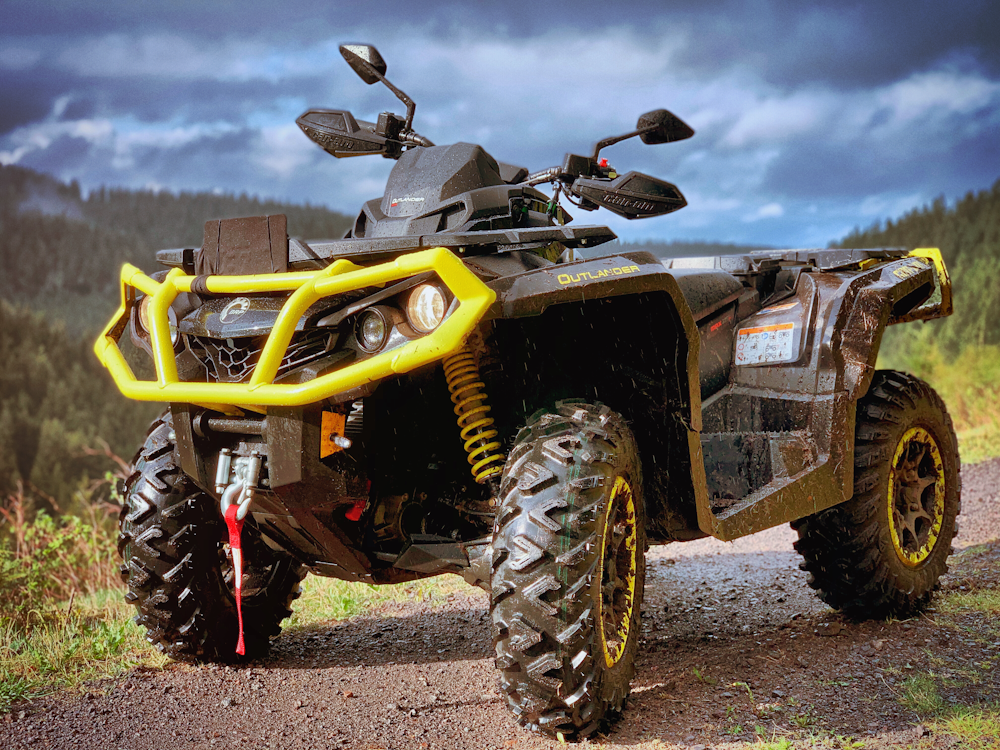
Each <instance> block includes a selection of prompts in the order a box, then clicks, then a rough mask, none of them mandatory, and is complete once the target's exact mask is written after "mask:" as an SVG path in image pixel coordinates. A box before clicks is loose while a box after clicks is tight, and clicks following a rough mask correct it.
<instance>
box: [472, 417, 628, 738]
mask: <svg viewBox="0 0 1000 750" xmlns="http://www.w3.org/2000/svg"><path fill="white" fill-rule="evenodd" d="M620 477H623V478H624V479H625V480H626V484H625V485H624V486H625V487H628V488H630V493H629V494H630V496H631V503H629V502H628V500H617V499H615V492H614V491H613V488H617V487H620V486H622V485H620V483H619V481H618V478H620ZM500 497H501V498H502V501H501V506H500V508H499V512H498V514H497V523H496V526H495V529H494V535H493V549H494V552H493V560H492V580H491V589H492V594H491V606H490V612H491V619H492V629H493V643H494V647H495V651H496V666H497V667H498V668H499V669H500V688H501V690H502V692H503V693H504V694H505V695H506V697H507V702H508V705H509V706H510V709H511V710H512V712H513V714H514V716H515V718H516V719H517V721H518V722H519V723H520V724H521V725H523V726H525V727H527V728H529V729H532V730H535V731H538V732H541V733H544V734H548V735H553V736H560V735H561V736H562V738H563V739H567V740H572V739H580V738H582V737H586V736H587V735H589V734H591V733H593V732H594V731H596V730H598V729H600V728H602V727H603V726H606V725H607V723H608V722H610V721H612V720H613V719H615V718H616V717H617V716H618V715H619V714H620V713H621V711H622V709H623V708H624V706H625V703H626V700H627V699H628V695H629V683H630V681H631V679H632V676H633V675H634V673H635V666H634V661H635V652H636V648H637V646H638V643H639V628H640V619H639V618H640V611H641V608H642V587H643V581H644V573H645V567H644V552H645V549H646V538H645V529H644V524H645V513H644V508H643V501H642V475H641V470H640V462H639V453H638V450H637V449H636V444H635V439H634V438H633V436H632V433H631V431H630V430H629V428H628V427H627V425H626V424H625V421H624V419H622V417H621V416H619V415H618V414H616V413H614V412H612V411H611V410H610V409H608V408H607V407H606V406H602V405H600V404H597V405H592V404H586V403H581V402H568V401H564V402H560V403H559V404H557V405H556V409H555V412H554V413H540V414H536V415H534V416H533V417H532V419H530V420H529V422H528V424H527V426H526V427H524V428H523V429H522V430H521V431H520V433H519V434H518V436H517V439H516V442H515V445H514V447H513V450H512V451H511V453H510V456H509V458H508V460H507V464H506V466H505V469H504V473H503V476H502V480H501V489H500ZM632 506H634V516H632V517H630V519H631V522H630V523H624V524H623V522H622V518H623V517H622V516H621V515H620V511H619V510H618V509H619V508H626V507H632ZM629 512H631V511H629ZM609 515H611V516H612V517H613V518H614V520H613V521H612V523H613V524H614V525H613V526H612V528H611V529H610V534H611V537H610V538H612V539H621V538H623V536H622V533H623V532H621V531H620V529H622V528H624V529H626V532H625V533H624V538H626V540H629V539H630V540H631V546H630V545H629V544H628V543H627V541H626V544H625V547H626V548H627V549H632V548H634V549H635V553H634V554H630V553H629V552H628V551H626V552H625V555H626V557H627V558H628V560H634V561H635V566H634V573H630V574H628V575H626V576H624V577H623V578H621V579H619V578H618V577H617V574H616V573H615V574H611V576H610V577H609V575H608V574H606V573H605V567H604V566H603V565H602V563H603V562H604V556H603V554H602V550H603V549H604V544H605V539H606V536H605V535H606V532H607V530H608V524H609ZM629 529H633V530H634V535H633V532H632V531H628V530H629ZM614 544H618V548H619V549H622V547H621V545H620V544H619V543H614ZM609 559H612V558H610V557H609ZM614 559H616V560H618V559H620V556H614ZM630 564H631V563H627V564H626V569H628V565H630ZM605 579H607V580H612V579H613V581H628V580H631V581H632V582H633V586H632V589H631V606H627V605H622V606H621V607H620V608H619V607H618V606H617V605H616V606H615V607H608V606H607V605H604V611H605V612H607V611H612V610H613V611H614V612H617V611H618V610H619V609H621V611H622V614H621V615H620V618H619V619H618V620H617V622H618V623H619V625H620V627H627V630H626V633H627V635H626V636H625V637H623V638H618V639H616V640H613V641H609V642H612V643H613V644H614V646H613V647H612V650H613V651H614V652H615V653H616V655H617V659H616V660H615V662H614V664H613V665H612V666H609V665H608V663H607V659H606V653H607V652H608V648H609V647H608V646H606V645H605V636H604V635H603V633H604V632H606V631H605V630H604V629H602V628H603V626H602V624H601V621H600V619H599V613H600V612H601V611H602V609H601V606H600V605H601V601H602V599H601V597H602V583H605V582H606V581H605ZM619 589H620V591H619ZM605 590H607V588H605ZM612 590H614V591H618V592H619V593H616V594H612V596H619V594H620V597H624V599H622V598H619V599H617V600H616V601H628V598H627V597H628V594H627V593H624V592H626V591H628V586H626V585H622V586H620V587H618V588H615V586H614V584H613V582H612ZM612 617H617V615H612ZM617 632H619V633H620V632H621V630H620V629H619V630H618V631H617ZM608 658H610V657H608Z"/></svg>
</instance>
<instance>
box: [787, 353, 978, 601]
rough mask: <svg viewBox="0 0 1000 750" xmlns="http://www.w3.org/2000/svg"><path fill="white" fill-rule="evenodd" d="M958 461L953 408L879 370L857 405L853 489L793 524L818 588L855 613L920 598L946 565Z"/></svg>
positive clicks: (913, 381)
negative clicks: (840, 499)
mask: <svg viewBox="0 0 1000 750" xmlns="http://www.w3.org/2000/svg"><path fill="white" fill-rule="evenodd" d="M958 470H959V457H958V444H957V441H956V439H955V432H954V430H953V429H952V425H951V418H950V417H949V416H948V412H947V410H946V409H945V406H944V403H942V401H941V399H940V397H939V396H938V395H937V393H935V392H934V389H933V388H931V387H930V386H929V385H927V384H926V383H924V382H923V381H921V380H918V379H917V378H914V377H912V376H910V375H906V374H904V373H901V372H893V371H888V370H884V371H879V372H878V373H876V375H875V378H874V379H873V381H872V384H871V387H870V388H869V389H868V393H867V394H866V395H865V396H864V397H863V398H862V399H861V400H859V401H858V406H857V420H856V426H855V441H854V497H853V498H851V499H850V500H848V501H847V502H845V503H842V504H841V505H837V506H835V507H833V508H830V509H829V510H825V511H822V512H820V513H817V514H816V515H813V516H809V517H807V518H804V519H802V520H800V521H796V522H795V523H793V524H792V526H793V527H794V528H796V529H797V530H798V533H799V539H798V541H797V542H796V543H795V548H796V549H797V550H798V551H799V553H801V555H802V557H803V558H804V560H803V562H802V566H801V567H802V568H803V569H804V570H807V571H808V572H809V573H810V574H811V575H810V580H809V584H810V585H811V586H812V587H813V588H815V589H816V590H817V591H818V592H819V596H820V598H821V599H822V600H823V601H824V602H826V603H827V604H829V605H830V606H831V607H833V608H834V609H839V610H842V611H843V612H845V613H846V614H848V615H851V616H853V617H858V618H868V617H890V616H895V617H905V616H908V615H911V614H913V613H914V612H916V611H918V610H920V609H921V608H923V607H924V606H925V605H926V604H927V603H928V601H930V597H931V594H932V592H933V590H934V589H935V588H936V586H937V582H938V579H939V578H940V577H941V575H943V574H944V573H945V572H946V571H947V570H948V566H947V564H946V561H947V558H948V555H949V553H950V551H951V540H952V537H954V535H955V533H956V524H955V518H956V516H957V515H958V511H959V506H960V495H961V484H960V480H959V473H958Z"/></svg>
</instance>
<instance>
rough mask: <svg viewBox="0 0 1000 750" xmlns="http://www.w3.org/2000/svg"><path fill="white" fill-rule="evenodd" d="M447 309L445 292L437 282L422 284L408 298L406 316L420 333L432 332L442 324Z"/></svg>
mask: <svg viewBox="0 0 1000 750" xmlns="http://www.w3.org/2000/svg"><path fill="white" fill-rule="evenodd" d="M447 310H448V305H447V304H446V303H445V298H444V292H443V291H441V288H440V287H438V286H437V285H435V284H420V285H419V286H417V287H415V288H414V289H413V291H412V292H410V296H409V297H408V298H407V300H406V318H407V320H408V321H409V323H410V325H411V326H413V328H414V330H416V331H419V332H420V333H430V332H431V331H433V330H434V329H435V328H437V327H438V326H439V325H441V321H443V320H444V314H445V312H446V311H447Z"/></svg>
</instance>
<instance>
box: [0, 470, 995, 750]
mask: <svg viewBox="0 0 1000 750" xmlns="http://www.w3.org/2000/svg"><path fill="white" fill-rule="evenodd" d="M962 476H963V483H964V491H963V513H962V516H961V518H960V533H959V537H958V539H957V543H956V547H958V548H962V547H966V546H969V545H972V544H979V543H981V542H986V541H989V540H993V539H997V538H998V537H1000V459H996V460H993V461H991V462H987V463H983V464H978V465H975V466H970V467H965V468H964V469H963V472H962ZM793 538H794V534H793V532H792V531H791V530H790V529H788V528H787V527H784V528H780V529H775V530H772V531H770V532H767V533H765V534H759V535H756V536H755V537H751V538H749V539H744V540H740V541H738V542H736V543H732V544H724V543H721V542H717V541H715V540H701V541H698V542H691V543H688V544H683V545H682V544H678V545H672V546H670V547H659V548H654V549H653V550H652V551H651V553H650V555H649V557H648V578H647V585H646V602H645V606H644V613H645V617H644V626H643V627H644V631H643V635H644V641H645V644H644V646H643V648H642V653H641V656H640V659H639V662H638V671H637V676H636V679H635V681H634V682H633V697H632V699H631V701H630V703H629V707H628V709H627V711H626V714H625V717H624V719H623V720H622V721H621V722H619V723H618V724H617V725H616V727H615V728H614V729H613V730H612V732H611V734H610V736H608V737H599V738H595V739H594V743H597V742H600V743H605V744H607V745H609V746H612V747H630V746H636V745H645V746H648V747H657V748H662V747H673V746H680V747H698V746H702V747H715V748H723V747H729V746H733V747H738V746H744V747H745V746H746V745H745V744H743V743H744V742H746V741H749V740H753V739H754V737H755V735H754V727H760V728H761V731H762V732H763V736H765V737H767V738H771V737H776V736H789V737H792V738H795V737H799V738H804V737H807V736H813V737H816V736H820V737H827V738H836V737H837V736H843V737H855V738H858V739H863V740H866V741H867V742H868V745H867V746H869V747H882V746H887V745H895V746H903V747H909V746H913V745H915V744H917V740H918V737H920V736H922V735H923V734H924V731H925V730H923V728H922V727H920V726H919V724H920V719H921V718H922V717H919V716H918V715H917V714H915V713H913V712H912V711H909V710H906V709H904V708H903V706H902V705H901V703H900V702H899V697H900V694H901V690H902V684H903V683H904V681H905V680H906V678H907V676H908V675H910V674H913V673H914V670H919V669H920V668H921V667H926V666H927V664H928V663H929V662H928V660H929V659H932V658H933V659H934V660H935V661H934V663H935V665H936V668H937V669H938V670H939V671H940V670H944V671H945V673H948V674H950V673H952V672H954V674H957V675H960V674H962V673H963V670H964V669H966V668H968V669H985V672H980V674H984V675H985V679H981V680H980V682H979V684H978V685H975V686H973V685H971V684H969V683H967V682H966V683H963V682H962V681H961V680H957V681H956V686H955V687H954V689H953V690H952V691H951V692H949V693H948V694H947V695H946V696H945V700H946V701H950V702H952V703H959V704H971V703H975V702H980V701H982V702H990V701H992V702H994V703H995V702H997V701H998V700H1000V683H998V677H997V670H996V668H995V666H993V665H994V664H995V662H996V660H997V659H998V658H1000V642H989V639H988V638H987V639H986V640H984V639H983V638H981V637H980V638H976V637H972V636H971V635H966V634H963V633H962V632H961V631H959V630H955V629H942V628H939V627H936V626H935V625H934V622H933V619H932V618H933V617H934V614H933V612H931V613H929V614H928V616H924V617H921V618H916V619H914V620H911V621H909V622H904V623H898V622H897V623H883V622H868V623H861V624H853V623H850V622H846V621H843V620H841V618H840V617H839V616H837V615H836V614H834V613H833V612H831V611H830V610H829V609H828V608H826V607H825V606H824V605H823V604H821V603H820V602H819V600H817V599H816V598H815V597H814V596H813V595H812V593H811V590H810V589H809V588H808V587H807V586H806V583H805V574H804V573H801V572H800V571H799V570H798V557H797V555H796V554H795V553H794V551H793V550H792V547H791V544H792V539H793ZM984 571H986V572H985V573H984ZM998 571H1000V547H995V546H991V547H990V548H989V549H988V550H987V551H984V552H981V553H979V554H978V555H976V556H966V557H964V558H962V559H961V560H960V561H959V562H958V563H957V565H955V566H954V569H953V571H952V573H951V574H950V575H949V576H948V577H947V579H946V581H945V582H944V585H945V587H946V588H952V589H956V588H962V587H965V586H973V585H975V586H985V587H991V588H992V587H996V586H997V581H996V577H997V575H998ZM983 576H986V578H984V577H983ZM385 614H386V613H383V615H382V616H378V617H360V618H355V619H354V620H351V621H348V622H343V623H337V624H332V625H329V626H325V627H320V628H313V629H309V630H299V631H296V632H293V633H287V634H285V635H283V636H282V637H281V638H280V639H279V640H278V641H277V642H276V646H275V648H274V650H273V654H272V656H271V658H270V659H269V660H268V661H267V662H266V663H262V664H259V665H255V666H253V667H250V668H243V669H231V668H225V667H212V666H206V667H190V666H185V665H175V666H172V667H171V668H168V669H167V670H165V671H162V672H155V671H135V672H133V673H131V674H129V675H128V676H127V677H125V678H123V679H121V680H119V681H118V682H117V683H107V684H103V685H95V686H94V687H93V689H92V690H91V692H89V693H87V694H86V695H85V696H83V697H79V696H73V695H63V696H56V697H53V698H49V699H45V700H41V701H37V702H35V703H34V704H22V705H20V706H15V707H14V709H13V711H12V712H11V713H10V714H8V716H7V717H6V720H5V721H0V747H3V748H21V747H32V748H38V747H54V748H72V747H81V748H128V749H129V750H132V749H133V748H135V749H136V750H139V749H143V750H145V749H150V750H152V749H156V750H167V749H168V748H208V747H247V748H259V747H275V748H339V747H351V748H409V747H413V748H432V747H433V748H511V747H517V748H547V747H556V746H558V744H557V743H555V742H553V741H550V740H546V739H543V738H540V737H537V736H535V735H531V734H528V733H527V732H525V731H523V730H520V729H518V728H516V727H515V725H514V723H513V721H512V720H511V719H510V717H509V716H508V714H507V710H506V708H505V706H504V705H503V703H502V701H501V699H500V697H499V695H498V693H497V691H496V689H495V680H496V677H495V674H494V669H493V664H492V659H491V655H490V652H491V649H490V643H489V632H488V631H489V628H488V619H487V600H486V595H485V594H484V593H482V592H479V591H478V590H475V589H469V593H468V595H467V596H464V597H463V596H459V597H456V598H455V600H454V601H452V602H449V603H448V604H447V605H446V606H444V607H438V608H436V609H434V610H433V611H432V610H429V609H427V608H426V607H423V606H421V605H419V604H413V605H408V606H405V607H401V608H398V609H394V610H393V611H392V612H390V613H388V614H391V615H392V616H385ZM993 640H994V641H995V640H996V637H995V635H994V636H993ZM942 664H944V666H941V665H942ZM949 670H951V671H952V672H949ZM22 712H23V713H22ZM915 727H916V728H915ZM655 740H658V741H659V742H660V743H665V744H657V743H656V742H654V741H655ZM831 741H834V742H836V740H831ZM921 742H922V743H923V744H921V747H948V746H951V744H952V742H951V740H950V739H949V738H947V737H942V738H936V737H933V736H932V737H924V739H922V740H921ZM647 743H648V744H647ZM834 746H836V745H834Z"/></svg>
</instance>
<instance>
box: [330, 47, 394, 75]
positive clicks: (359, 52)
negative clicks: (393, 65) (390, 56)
mask: <svg viewBox="0 0 1000 750" xmlns="http://www.w3.org/2000/svg"><path fill="white" fill-rule="evenodd" d="M340 54H341V55H343V56H344V59H345V60H347V64H348V65H350V66H351V68H353V70H354V72H355V73H357V74H358V75H359V76H361V80H362V81H364V82H365V83H367V84H369V85H371V84H373V83H376V82H377V81H378V80H380V79H379V76H385V71H386V69H387V68H386V64H385V60H383V59H382V55H380V54H379V52H378V50H377V49H375V47H374V46H373V45H371V44H341V45H340ZM376 72H377V73H378V75H375V73H376Z"/></svg>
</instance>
